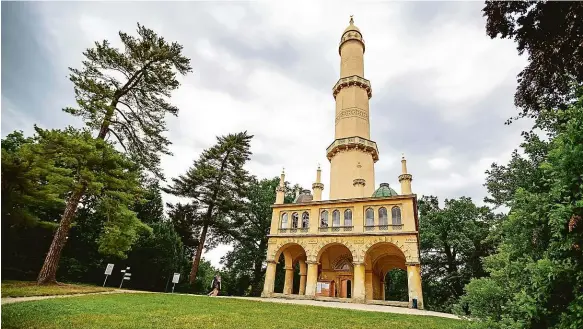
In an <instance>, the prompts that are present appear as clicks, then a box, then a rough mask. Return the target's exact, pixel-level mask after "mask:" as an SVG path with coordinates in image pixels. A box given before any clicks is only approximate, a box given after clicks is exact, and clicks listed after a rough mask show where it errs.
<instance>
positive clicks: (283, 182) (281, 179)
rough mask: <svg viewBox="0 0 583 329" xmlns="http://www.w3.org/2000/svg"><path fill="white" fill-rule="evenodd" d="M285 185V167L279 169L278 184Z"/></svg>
mask: <svg viewBox="0 0 583 329" xmlns="http://www.w3.org/2000/svg"><path fill="white" fill-rule="evenodd" d="M284 185H285V168H282V169H281V175H280V176H279V186H284Z"/></svg>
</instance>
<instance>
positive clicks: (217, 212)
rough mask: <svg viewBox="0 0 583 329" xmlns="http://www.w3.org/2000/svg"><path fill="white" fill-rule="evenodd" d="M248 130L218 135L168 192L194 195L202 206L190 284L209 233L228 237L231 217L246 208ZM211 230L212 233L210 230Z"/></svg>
mask: <svg viewBox="0 0 583 329" xmlns="http://www.w3.org/2000/svg"><path fill="white" fill-rule="evenodd" d="M251 138H253V136H251V135H247V132H242V133H236V134H229V135H227V136H221V137H218V138H217V144H216V145H214V146H213V147H211V148H209V149H206V150H204V151H203V152H202V154H201V155H200V158H199V159H198V160H196V161H194V164H193V166H192V167H190V168H189V169H188V171H187V172H186V173H185V174H184V175H180V176H179V177H177V178H173V179H172V185H170V186H169V187H168V188H166V189H165V191H166V192H167V193H171V194H174V195H177V196H181V197H186V198H191V199H193V200H195V201H196V202H197V203H198V205H199V211H200V213H201V215H200V222H201V226H202V228H201V232H200V238H199V239H198V247H197V249H196V254H195V256H194V259H193V262H192V270H191V272H190V276H189V279H190V283H194V282H195V280H196V272H197V271H198V265H199V262H200V258H201V255H202V252H203V248H204V247H205V243H206V242H207V241H206V239H207V234H208V233H210V236H211V237H214V238H215V239H213V240H212V241H209V242H211V243H212V242H214V243H216V242H217V241H220V240H221V239H222V238H224V239H228V238H229V232H230V230H231V229H232V228H233V227H232V224H231V223H230V222H229V220H230V217H229V216H232V215H233V214H236V213H237V212H239V211H242V210H243V209H244V200H243V198H244V197H245V196H246V189H247V185H248V182H249V179H250V178H249V173H248V172H247V170H246V169H244V168H243V166H244V165H245V163H246V162H247V160H249V157H250V155H251V152H250V151H249V148H250V141H251ZM209 229H210V232H209Z"/></svg>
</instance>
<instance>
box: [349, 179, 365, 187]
mask: <svg viewBox="0 0 583 329" xmlns="http://www.w3.org/2000/svg"><path fill="white" fill-rule="evenodd" d="M356 185H362V186H366V181H365V180H364V179H362V178H357V179H355V180H353V181H352V186H356Z"/></svg>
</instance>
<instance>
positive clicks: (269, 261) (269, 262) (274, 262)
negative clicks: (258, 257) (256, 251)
mask: <svg viewBox="0 0 583 329" xmlns="http://www.w3.org/2000/svg"><path fill="white" fill-rule="evenodd" d="M267 264H277V262H276V261H275V260H273V259H268V260H267Z"/></svg>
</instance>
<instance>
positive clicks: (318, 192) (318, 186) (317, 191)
mask: <svg viewBox="0 0 583 329" xmlns="http://www.w3.org/2000/svg"><path fill="white" fill-rule="evenodd" d="M321 179H322V170H321V169H320V165H319V164H318V170H317V171H316V182H315V183H313V184H312V190H313V191H314V201H321V200H322V191H323V190H324V184H322V182H321Z"/></svg>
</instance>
